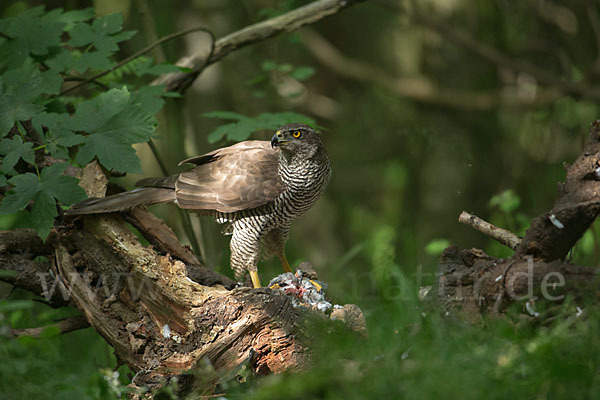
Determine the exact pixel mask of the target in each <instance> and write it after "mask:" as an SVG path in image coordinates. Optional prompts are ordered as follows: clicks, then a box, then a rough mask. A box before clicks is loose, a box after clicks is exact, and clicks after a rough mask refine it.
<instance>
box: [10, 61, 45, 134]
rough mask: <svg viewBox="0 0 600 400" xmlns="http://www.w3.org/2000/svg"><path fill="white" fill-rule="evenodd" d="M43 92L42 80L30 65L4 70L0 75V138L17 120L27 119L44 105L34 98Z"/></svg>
mask: <svg viewBox="0 0 600 400" xmlns="http://www.w3.org/2000/svg"><path fill="white" fill-rule="evenodd" d="M43 92H44V81H43V79H42V76H41V73H40V71H39V70H38V69H36V68H35V67H33V66H32V65H26V66H24V67H23V68H19V69H14V70H10V71H7V72H5V73H4V74H2V76H0V138H2V137H4V136H6V134H7V133H8V132H9V131H10V130H11V128H12V127H13V126H14V124H15V122H17V121H24V120H28V119H30V118H31V117H33V116H34V115H36V114H37V113H39V112H41V111H43V110H44V107H43V106H42V105H39V104H35V100H36V99H37V97H38V96H40V95H41V94H42V93H43Z"/></svg>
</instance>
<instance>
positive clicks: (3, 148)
mask: <svg viewBox="0 0 600 400" xmlns="http://www.w3.org/2000/svg"><path fill="white" fill-rule="evenodd" d="M0 154H2V155H3V156H4V159H3V160H2V167H1V168H0V170H1V171H2V172H4V173H5V174H6V173H8V172H10V171H12V169H13V167H14V166H15V165H16V164H17V162H18V161H19V159H20V158H22V159H23V160H25V161H27V162H28V163H30V164H33V163H34V162H35V154H34V153H33V144H32V143H30V142H26V143H23V139H21V136H18V135H17V136H14V137H13V138H12V139H3V140H2V141H0Z"/></svg>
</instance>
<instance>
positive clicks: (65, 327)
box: [11, 315, 90, 337]
mask: <svg viewBox="0 0 600 400" xmlns="http://www.w3.org/2000/svg"><path fill="white" fill-rule="evenodd" d="M89 326H90V323H89V322H88V321H87V320H86V319H85V318H84V317H83V316H82V315H77V316H75V317H71V318H66V319H63V320H61V321H58V322H57V323H55V324H51V325H46V326H40V327H38V328H27V329H12V330H11V334H12V335H13V336H32V337H40V336H41V335H42V333H43V332H44V331H45V330H46V329H48V328H50V327H54V328H57V329H58V331H59V332H60V333H61V334H63V333H67V332H73V331H77V330H79V329H85V328H87V327H89Z"/></svg>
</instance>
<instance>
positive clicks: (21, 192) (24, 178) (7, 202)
mask: <svg viewBox="0 0 600 400" xmlns="http://www.w3.org/2000/svg"><path fill="white" fill-rule="evenodd" d="M8 182H9V183H10V184H11V185H13V186H14V187H13V188H12V189H11V190H9V191H8V193H7V194H6V196H4V199H3V200H2V204H0V214H14V213H16V212H17V211H21V210H22V209H24V208H25V207H27V205H28V204H29V202H30V201H31V199H33V198H34V197H35V195H36V194H38V193H39V191H40V185H39V180H38V177H37V176H36V175H35V174H32V173H31V172H28V173H26V174H21V175H17V176H13V177H12V178H10V179H9V180H8Z"/></svg>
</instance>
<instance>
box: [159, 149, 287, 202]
mask: <svg viewBox="0 0 600 400" xmlns="http://www.w3.org/2000/svg"><path fill="white" fill-rule="evenodd" d="M278 160H279V150H278V149H273V148H271V144H270V143H269V142H267V141H259V140H250V141H246V142H241V143H238V144H236V145H233V146H229V147H225V148H222V149H219V150H216V151H213V152H212V153H208V154H205V155H203V156H199V157H193V158H190V159H187V160H185V162H189V163H193V164H196V165H197V166H196V167H195V168H193V169H191V170H189V171H186V172H183V173H181V174H180V175H179V177H178V179H177V181H176V182H175V196H176V198H177V203H178V204H179V207H181V208H187V209H194V210H217V211H221V212H235V211H240V210H245V209H248V208H254V207H258V206H261V205H263V204H266V203H268V202H270V201H273V200H274V199H275V198H276V197H277V196H278V195H279V194H280V193H281V192H282V191H283V189H284V186H283V182H282V181H281V178H280V177H279V175H278V173H277V168H278ZM164 183H166V184H168V183H167V182H164ZM169 183H170V182H169ZM153 186H154V185H153Z"/></svg>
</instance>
